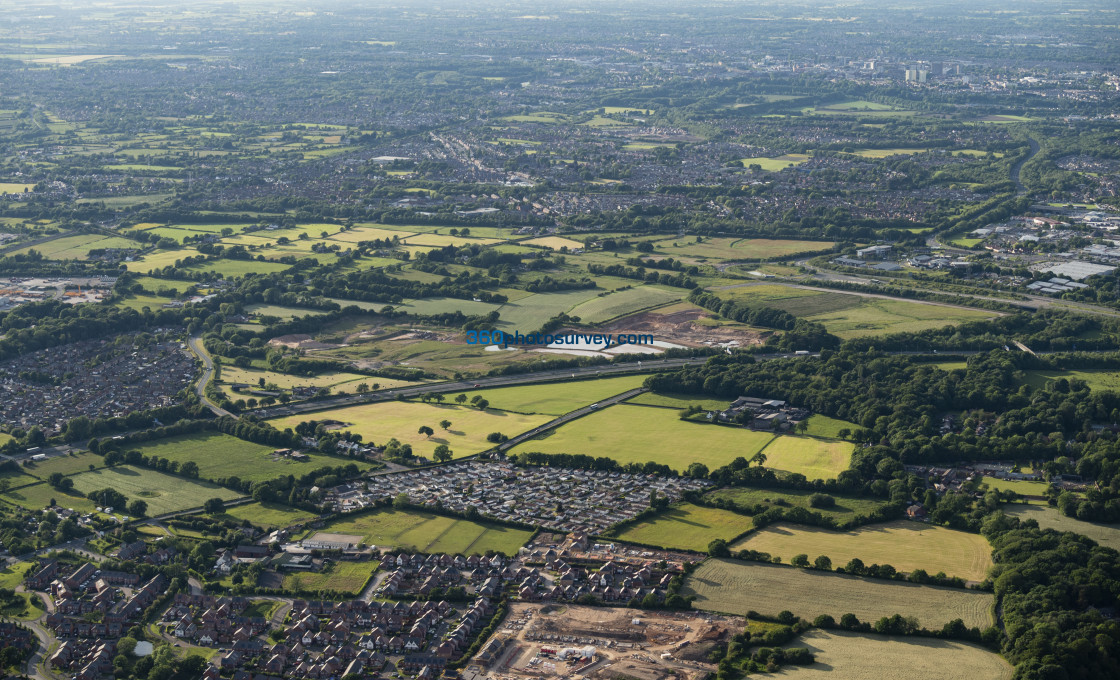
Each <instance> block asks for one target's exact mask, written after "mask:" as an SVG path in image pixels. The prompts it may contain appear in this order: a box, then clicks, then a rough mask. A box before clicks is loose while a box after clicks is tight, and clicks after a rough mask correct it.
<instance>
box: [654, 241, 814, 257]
mask: <svg viewBox="0 0 1120 680" xmlns="http://www.w3.org/2000/svg"><path fill="white" fill-rule="evenodd" d="M653 245H654V247H655V248H656V249H657V253H659V254H663V255H667V256H670V257H674V258H680V257H684V258H691V259H694V260H706V259H716V260H760V259H761V260H765V259H769V258H772V257H783V256H786V255H795V254H797V253H807V252H814V251H818V250H824V249H826V248H830V247H832V245H833V243H832V242H831V241H792V240H788V239H763V238H709V239H705V240H703V241H701V242H700V243H696V242H695V238H692V239H684V238H669V239H661V240H658V241H654V243H653Z"/></svg>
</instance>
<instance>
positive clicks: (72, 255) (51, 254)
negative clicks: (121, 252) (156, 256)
mask: <svg viewBox="0 0 1120 680" xmlns="http://www.w3.org/2000/svg"><path fill="white" fill-rule="evenodd" d="M140 246H141V244H140V243H139V242H137V241H133V240H132V239H127V238H121V237H120V236H103V235H101V234H76V235H73V236H63V237H62V238H56V239H54V240H53V241H47V242H46V243H40V244H38V245H35V246H29V247H27V248H21V249H19V250H17V251H15V252H14V253H11V254H12V255H18V254H22V253H27V252H28V251H29V250H35V251H36V252H38V253H40V254H42V256H43V257H45V258H46V259H48V260H84V259H86V258H87V257H89V251H91V250H97V249H103V248H139V247H140Z"/></svg>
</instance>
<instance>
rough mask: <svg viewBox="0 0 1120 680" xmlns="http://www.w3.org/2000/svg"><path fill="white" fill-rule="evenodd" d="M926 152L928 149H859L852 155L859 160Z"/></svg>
mask: <svg viewBox="0 0 1120 680" xmlns="http://www.w3.org/2000/svg"><path fill="white" fill-rule="evenodd" d="M927 151H929V149H860V150H858V151H855V152H853V155H855V156H860V157H861V158H889V157H890V156H912V155H914V154H916V153H925V152H927Z"/></svg>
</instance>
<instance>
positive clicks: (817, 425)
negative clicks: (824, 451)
mask: <svg viewBox="0 0 1120 680" xmlns="http://www.w3.org/2000/svg"><path fill="white" fill-rule="evenodd" d="M808 422H809V429H807V430H805V434H807V435H809V436H811V437H826V438H830V439H835V438H837V437H839V436H840V430H848V431H850V432H855V431H856V428H857V427H858V426H857V425H855V424H854V423H849V422H848V421H846V420H837V419H836V418H829V417H828V416H823V415H821V414H819V413H814V414H813V415H811V416H809V421H808Z"/></svg>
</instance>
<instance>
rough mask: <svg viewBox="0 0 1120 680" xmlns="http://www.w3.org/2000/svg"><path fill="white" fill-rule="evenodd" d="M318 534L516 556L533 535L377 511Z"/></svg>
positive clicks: (430, 549)
mask: <svg viewBox="0 0 1120 680" xmlns="http://www.w3.org/2000/svg"><path fill="white" fill-rule="evenodd" d="M319 531H324V532H330V533H334V534H350V535H356V536H362V537H363V539H364V542H365V543H366V545H371V546H373V545H376V546H378V547H382V548H386V547H393V548H408V549H411V550H416V551H419V552H428V553H439V552H444V553H450V554H456V553H461V554H464V555H469V554H471V553H477V554H482V553H485V552H486V551H487V550H494V551H496V552H501V553H504V554H506V555H516V554H517V549H518V548H520V547H521V546H523V545H525V543H526V541H528V540H529V536H530V535H531V532H529V531H525V530H522V529H511V528H509V527H504V526H500V525H497V524H490V523H488V522H471V521H469V520H465V519H457V518H453V517H444V516H443V515H435V514H432V513H430V512H422V511H418V510H396V509H384V510H375V511H373V512H370V513H363V514H361V515H359V516H354V517H343V518H341V519H338V520H335V521H333V522H330V523H328V524H327V525H326V526H325V527H323V528H322V529H320V530H319Z"/></svg>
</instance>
